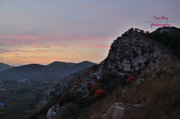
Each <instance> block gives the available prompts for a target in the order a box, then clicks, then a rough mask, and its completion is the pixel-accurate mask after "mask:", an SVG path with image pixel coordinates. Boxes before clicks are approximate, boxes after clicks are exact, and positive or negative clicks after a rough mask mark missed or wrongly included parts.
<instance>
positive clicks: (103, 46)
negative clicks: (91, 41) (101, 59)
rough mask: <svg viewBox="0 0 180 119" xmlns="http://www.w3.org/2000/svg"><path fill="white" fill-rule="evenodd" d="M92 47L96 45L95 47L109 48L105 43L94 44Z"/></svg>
mask: <svg viewBox="0 0 180 119" xmlns="http://www.w3.org/2000/svg"><path fill="white" fill-rule="evenodd" d="M94 47H96V48H107V49H109V48H110V47H109V46H108V45H105V44H98V45H95V46H94Z"/></svg>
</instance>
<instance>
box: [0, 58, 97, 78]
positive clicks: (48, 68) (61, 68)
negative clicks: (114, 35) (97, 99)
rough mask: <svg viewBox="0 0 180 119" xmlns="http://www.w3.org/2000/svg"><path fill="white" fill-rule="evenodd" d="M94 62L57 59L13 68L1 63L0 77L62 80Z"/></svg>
mask: <svg viewBox="0 0 180 119" xmlns="http://www.w3.org/2000/svg"><path fill="white" fill-rule="evenodd" d="M94 64H95V63H92V62H89V61H83V62H80V63H67V62H58V61H55V62H53V63H51V64H49V65H39V64H29V65H23V66H18V67H13V68H12V67H10V66H9V67H8V65H4V68H1V65H0V68H1V69H4V70H2V72H0V78H1V79H3V80H4V79H8V80H10V79H17V80H19V79H29V80H31V81H33V80H34V81H37V80H38V81H40V80H61V79H63V78H64V77H66V76H68V75H70V74H72V73H75V72H77V71H79V70H83V69H85V68H88V67H90V66H93V65H94ZM5 66H6V67H5ZM2 67H3V65H2ZM5 68H6V70H5Z"/></svg>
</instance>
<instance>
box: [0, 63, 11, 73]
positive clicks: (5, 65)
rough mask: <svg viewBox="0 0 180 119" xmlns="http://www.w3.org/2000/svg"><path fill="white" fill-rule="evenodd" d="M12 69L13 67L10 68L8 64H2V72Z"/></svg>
mask: <svg viewBox="0 0 180 119" xmlns="http://www.w3.org/2000/svg"><path fill="white" fill-rule="evenodd" d="M11 68H13V66H9V65H7V64H4V63H0V72H2V71H5V70H8V69H11Z"/></svg>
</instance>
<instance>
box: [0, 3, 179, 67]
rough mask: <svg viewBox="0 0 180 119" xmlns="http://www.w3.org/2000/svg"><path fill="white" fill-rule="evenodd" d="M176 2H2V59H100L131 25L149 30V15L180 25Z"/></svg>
mask: <svg viewBox="0 0 180 119" xmlns="http://www.w3.org/2000/svg"><path fill="white" fill-rule="evenodd" d="M179 6H180V1H179V0H171V1H170V0H159V1H156V0H129V1H126V0H112V1H109V0H99V1H96V0H86V1H83V0H72V1H67V0H61V1H59V0H53V1H47V0H31V1H24V0H13V1H11V0H1V1H0V26H1V27H0V62H2V63H6V64H9V65H13V66H19V65H24V64H31V63H37V64H49V63H51V62H53V61H63V62H75V63H77V62H81V61H85V60H88V61H91V62H95V63H99V62H100V61H102V60H103V59H105V58H106V56H107V54H108V51H109V49H110V45H111V43H112V42H113V40H115V39H116V38H117V37H118V36H121V34H122V33H123V32H125V31H127V30H128V29H129V28H132V27H134V28H139V29H142V30H145V31H153V30H155V29H157V27H153V28H151V27H150V23H148V22H146V21H152V20H153V17H154V16H156V17H161V16H165V17H168V21H173V22H170V24H171V25H172V26H175V27H180V23H179V21H180V15H179V13H178V12H179V11H180V8H179Z"/></svg>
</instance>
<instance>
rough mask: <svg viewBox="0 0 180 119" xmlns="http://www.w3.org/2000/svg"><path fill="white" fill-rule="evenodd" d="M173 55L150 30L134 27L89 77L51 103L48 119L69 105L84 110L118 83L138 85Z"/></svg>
mask: <svg viewBox="0 0 180 119" xmlns="http://www.w3.org/2000/svg"><path fill="white" fill-rule="evenodd" d="M162 30H163V28H162ZM173 58H174V57H172V55H171V53H170V52H169V50H168V49H167V48H165V47H164V46H163V45H161V44H160V43H159V42H157V41H156V40H153V38H152V37H151V35H150V34H149V33H148V32H147V33H145V32H144V31H142V30H139V29H133V28H132V29H130V30H128V31H127V32H125V33H124V34H123V35H122V36H121V37H118V38H117V39H116V40H115V41H114V42H113V43H112V45H111V48H110V50H109V54H108V56H107V58H106V59H105V60H103V61H102V62H101V63H100V64H99V65H95V66H93V67H92V68H90V69H88V70H86V72H85V77H82V78H79V79H78V80H77V81H76V83H75V84H74V85H73V86H72V87H71V88H69V89H67V90H66V91H65V92H64V93H62V94H61V95H60V96H59V99H58V101H57V102H55V103H54V104H51V105H49V107H50V108H48V110H47V111H46V114H45V115H46V117H45V118H48V119H53V118H60V117H61V116H62V115H64V113H63V112H64V110H66V109H67V108H68V107H69V105H71V106H70V108H71V107H72V108H74V107H78V108H80V109H84V108H85V107H86V106H87V105H89V104H91V103H93V101H94V100H96V99H97V98H102V97H103V96H104V95H105V94H107V93H109V92H111V91H112V90H113V89H114V88H115V87H116V86H119V85H122V86H124V85H127V84H128V83H131V85H138V84H140V82H142V81H144V80H146V79H148V78H151V77H154V76H155V75H156V72H158V71H159V70H160V69H162V68H166V64H167V63H168V62H170V61H171V60H172V59H173ZM132 77H133V78H132ZM127 79H128V80H129V82H128V81H127ZM74 105H75V106H74ZM75 109H76V108H75ZM77 110H78V109H77ZM66 112H67V113H68V111H67V110H66ZM77 113H78V112H77ZM73 118H78V117H77V116H76V115H75V117H73Z"/></svg>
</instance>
